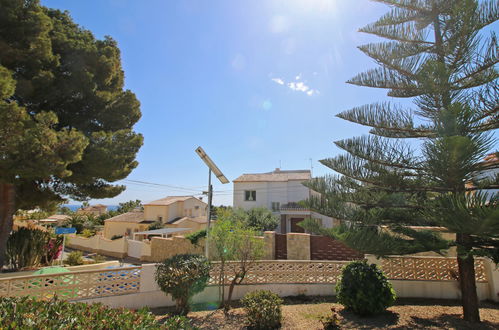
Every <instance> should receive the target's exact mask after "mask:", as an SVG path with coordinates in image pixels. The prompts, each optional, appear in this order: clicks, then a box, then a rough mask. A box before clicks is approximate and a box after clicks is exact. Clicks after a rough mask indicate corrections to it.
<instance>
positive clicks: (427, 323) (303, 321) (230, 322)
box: [154, 297, 499, 330]
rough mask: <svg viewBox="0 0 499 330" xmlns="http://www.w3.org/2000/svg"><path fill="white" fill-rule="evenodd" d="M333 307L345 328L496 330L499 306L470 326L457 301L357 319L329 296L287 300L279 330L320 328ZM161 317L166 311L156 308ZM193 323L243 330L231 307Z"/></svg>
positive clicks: (195, 317)
mask: <svg viewBox="0 0 499 330" xmlns="http://www.w3.org/2000/svg"><path fill="white" fill-rule="evenodd" d="M331 307H335V308H336V310H337V311H338V312H339V315H340V317H341V327H342V328H344V329H388V328H389V329H407V328H410V329H474V330H479V329H499V305H498V304H494V303H482V305H481V308H480V316H481V318H482V323H481V324H479V325H475V324H470V323H468V322H466V321H464V320H463V319H462V318H461V312H462V309H461V306H460V305H459V302H457V301H448V300H431V299H401V300H399V301H397V304H396V305H395V306H392V307H390V308H388V311H387V312H386V313H384V314H381V315H378V316H374V317H359V316H356V315H354V314H353V313H351V312H349V311H347V310H344V309H343V307H342V306H341V305H339V304H337V303H335V302H334V298H332V297H330V298H328V297H299V298H298V297H295V298H286V299H285V302H284V305H283V308H282V312H283V323H282V329H307V330H312V329H322V325H321V323H320V322H319V317H320V316H323V315H324V316H325V315H328V314H331ZM154 312H155V313H156V314H157V315H164V314H165V313H167V312H168V310H166V309H156V310H154ZM188 316H189V318H190V319H191V320H192V321H193V324H194V325H196V326H197V327H199V328H201V329H245V317H244V311H243V309H242V308H233V309H232V310H231V311H230V312H229V314H228V315H226V316H225V315H224V313H223V312H222V311H221V310H216V311H197V312H191V313H189V315H188Z"/></svg>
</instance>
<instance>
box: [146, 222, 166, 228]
mask: <svg viewBox="0 0 499 330" xmlns="http://www.w3.org/2000/svg"><path fill="white" fill-rule="evenodd" d="M164 226H165V225H164V223H163V222H161V221H159V220H158V221H155V222H153V223H151V224H150V225H149V230H156V229H162V228H163V227H164Z"/></svg>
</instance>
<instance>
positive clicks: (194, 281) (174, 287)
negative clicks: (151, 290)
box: [155, 254, 210, 315]
mask: <svg viewBox="0 0 499 330" xmlns="http://www.w3.org/2000/svg"><path fill="white" fill-rule="evenodd" d="M155 277H156V282H157V283H158V285H159V287H160V288H161V290H162V291H163V292H165V293H167V294H171V295H172V297H173V299H174V300H175V305H176V312H177V313H178V314H181V315H186V314H187V313H188V312H189V300H190V298H191V297H192V296H193V295H195V294H196V293H198V292H201V291H203V290H204V288H205V287H206V285H207V283H208V279H209V277H210V263H209V262H208V260H206V258H205V257H204V256H202V255H195V254H178V255H175V256H173V257H171V258H169V259H166V260H165V261H163V262H162V263H159V264H158V265H157V266H156V276H155Z"/></svg>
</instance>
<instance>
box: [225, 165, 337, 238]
mask: <svg viewBox="0 0 499 330" xmlns="http://www.w3.org/2000/svg"><path fill="white" fill-rule="evenodd" d="M311 177H312V176H311V173H310V171H309V170H296V171H282V170H280V169H278V168H277V169H275V171H273V172H268V173H255V174H243V175H241V176H240V177H238V178H237V179H235V180H234V181H233V183H234V201H233V203H234V204H233V205H234V208H238V207H240V208H243V209H245V210H249V209H252V208H255V207H265V208H268V209H270V210H272V212H273V213H274V214H275V215H277V216H279V218H280V223H279V226H278V227H277V229H276V230H277V232H280V233H288V232H294V233H303V232H305V231H304V229H303V228H302V227H300V226H299V225H298V223H299V222H301V221H303V220H304V219H305V218H314V219H317V220H318V221H320V222H321V223H322V225H323V226H325V227H332V226H333V225H334V220H333V219H332V218H330V217H326V216H323V215H321V214H318V213H316V212H312V211H310V210H309V209H307V208H304V207H303V206H301V205H299V203H298V202H300V201H303V200H306V199H308V198H309V197H310V196H311V195H312V194H316V193H315V192H313V191H312V190H310V189H309V188H307V187H305V186H304V185H303V184H302V183H303V182H304V181H307V180H310V179H311Z"/></svg>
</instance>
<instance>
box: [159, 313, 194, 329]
mask: <svg viewBox="0 0 499 330" xmlns="http://www.w3.org/2000/svg"><path fill="white" fill-rule="evenodd" d="M163 325H164V326H165V327H166V328H167V329H168V330H197V329H198V328H196V327H195V326H193V325H192V324H191V321H190V320H189V319H188V318H187V317H185V316H181V315H175V316H172V317H169V318H168V319H167V320H166V321H165V323H164V324H163Z"/></svg>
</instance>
